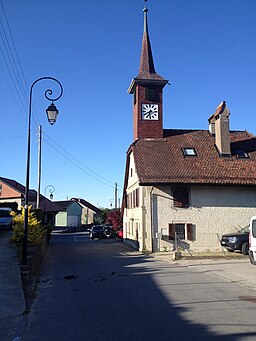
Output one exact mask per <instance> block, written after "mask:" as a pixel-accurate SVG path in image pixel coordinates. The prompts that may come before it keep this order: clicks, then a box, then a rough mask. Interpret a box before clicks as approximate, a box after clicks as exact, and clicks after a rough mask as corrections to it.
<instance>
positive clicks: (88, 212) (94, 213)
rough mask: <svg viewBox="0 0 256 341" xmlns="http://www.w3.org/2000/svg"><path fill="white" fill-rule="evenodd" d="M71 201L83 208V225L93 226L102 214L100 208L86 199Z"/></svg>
mask: <svg viewBox="0 0 256 341" xmlns="http://www.w3.org/2000/svg"><path fill="white" fill-rule="evenodd" d="M71 200H73V201H76V202H78V203H79V204H80V206H82V216H81V224H82V225H88V224H93V223H94V221H95V219H97V217H98V215H99V214H100V213H101V210H100V209H99V208H98V207H96V206H94V205H92V204H91V203H89V202H88V201H86V200H84V199H81V198H72V199H71Z"/></svg>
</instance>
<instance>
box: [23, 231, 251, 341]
mask: <svg viewBox="0 0 256 341" xmlns="http://www.w3.org/2000/svg"><path fill="white" fill-rule="evenodd" d="M232 266H233V268H234V271H237V272H239V271H240V270H239V263H237V264H236V263H235V264H233V265H232ZM236 267H237V268H236ZM255 271H256V269H255ZM254 297H255V298H256V292H255V290H253V289H251V288H248V287H246V286H244V285H241V284H240V283H238V282H232V281H230V280H228V279H226V278H225V277H219V276H216V275H214V274H213V273H212V272H211V271H209V270H208V268H202V267H200V266H199V265H197V266H196V267H193V266H191V263H190V265H187V264H186V263H184V264H182V263H172V262H169V261H164V260H163V259H161V258H159V257H148V256H144V255H141V254H139V253H136V252H133V251H131V250H130V249H129V248H128V247H126V246H125V245H124V244H122V242H120V241H117V240H94V241H91V240H90V239H89V238H88V235H84V234H76V235H61V236H54V237H53V238H52V240H51V242H50V245H49V247H48V250H47V254H46V257H45V260H44V264H43V268H42V272H41V275H40V277H39V279H38V285H37V291H36V297H35V300H34V303H33V304H32V306H31V311H30V313H29V314H28V317H27V326H26V329H25V332H24V335H23V338H22V340H24V341H34V340H35V341H41V340H42V341H45V340H47V341H59V340H61V341H66V340H68V341H73V340H74V341H80V340H81V341H84V340H86V341H98V340H99V341H102V340H107V341H108V340H111V341H112V340H113V341H115V340H116V341H126V340H129V341H131V340H134V341H137V340H148V341H151V340H152V341H153V340H158V341H160V340H161V341H164V340H174V339H175V340H176V339H177V340H216V339H217V340H222V339H223V340H254V339H256V324H255V320H256V304H255V302H256V300H253V298H254ZM245 298H247V299H245ZM248 298H250V300H248Z"/></svg>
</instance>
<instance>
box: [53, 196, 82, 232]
mask: <svg viewBox="0 0 256 341" xmlns="http://www.w3.org/2000/svg"><path fill="white" fill-rule="evenodd" d="M55 204H57V205H58V206H59V207H60V211H59V212H58V214H57V215H56V219H55V226H57V227H61V226H69V227H71V226H73V227H77V226H80V225H81V217H82V206H81V205H80V204H79V203H78V202H77V201H74V200H66V201H55Z"/></svg>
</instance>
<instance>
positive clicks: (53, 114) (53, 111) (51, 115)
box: [22, 77, 63, 265]
mask: <svg viewBox="0 0 256 341" xmlns="http://www.w3.org/2000/svg"><path fill="white" fill-rule="evenodd" d="M41 80H52V81H54V82H56V83H58V84H59V86H60V95H59V96H58V97H56V98H50V97H49V96H51V95H52V90H51V89H47V90H46V91H45V93H44V95H45V97H46V98H47V99H48V100H49V101H51V102H52V103H51V105H49V107H48V109H47V110H46V113H47V117H48V121H49V123H50V124H51V125H52V124H54V123H55V122H56V118H57V115H58V110H57V108H56V107H55V105H54V101H57V100H58V99H59V98H60V97H61V96H62V94H63V87H62V85H61V83H60V82H59V81H58V80H57V79H55V78H53V77H41V78H38V79H37V80H36V81H34V83H33V84H32V85H31V88H30V93H29V112H28V144H27V171H26V188H25V204H24V236H23V244H22V264H23V265H27V249H28V204H29V173H30V130H31V129H30V127H31V112H32V110H31V108H32V92H33V87H34V85H35V84H36V83H37V82H39V81H41Z"/></svg>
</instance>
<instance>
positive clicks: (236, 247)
mask: <svg viewBox="0 0 256 341" xmlns="http://www.w3.org/2000/svg"><path fill="white" fill-rule="evenodd" d="M220 243H221V245H222V246H223V247H225V248H226V249H227V250H228V251H229V252H233V251H240V252H242V254H243V255H248V254H249V227H248V226H246V227H245V228H243V229H242V230H241V231H239V232H234V233H228V234H224V235H223V236H222V237H221V240H220Z"/></svg>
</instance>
